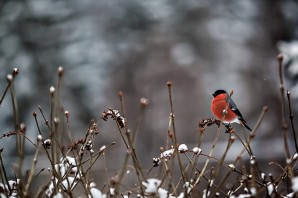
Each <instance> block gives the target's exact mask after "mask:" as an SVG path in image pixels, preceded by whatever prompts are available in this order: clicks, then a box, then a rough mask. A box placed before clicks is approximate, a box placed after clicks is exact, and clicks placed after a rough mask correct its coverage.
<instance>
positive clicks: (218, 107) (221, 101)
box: [211, 90, 251, 131]
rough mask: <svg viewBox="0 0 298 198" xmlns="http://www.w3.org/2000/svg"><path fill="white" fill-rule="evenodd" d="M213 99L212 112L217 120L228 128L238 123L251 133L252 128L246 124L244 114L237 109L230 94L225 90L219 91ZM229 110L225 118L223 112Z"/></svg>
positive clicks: (214, 94)
mask: <svg viewBox="0 0 298 198" xmlns="http://www.w3.org/2000/svg"><path fill="white" fill-rule="evenodd" d="M212 95H213V99H212V102H211V110H212V113H213V114H214V115H215V117H216V118H217V119H219V120H220V121H222V122H223V124H224V125H225V126H226V127H227V126H230V124H231V123H234V122H236V123H238V124H242V125H244V126H245V127H246V128H247V129H248V130H250V131H251V128H250V127H249V126H248V125H247V124H246V121H245V120H244V118H243V116H242V114H241V113H240V111H239V109H238V108H237V106H236V104H235V102H234V101H233V100H232V98H231V97H230V96H229V94H228V93H227V92H226V91H224V90H217V91H215V92H214V93H213V94H212ZM225 109H227V111H226V114H225V116H224V113H223V111H224V110H225Z"/></svg>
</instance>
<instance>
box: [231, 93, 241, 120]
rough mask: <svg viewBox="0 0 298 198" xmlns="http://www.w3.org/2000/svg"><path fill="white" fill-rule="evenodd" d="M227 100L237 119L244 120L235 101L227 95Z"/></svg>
mask: <svg viewBox="0 0 298 198" xmlns="http://www.w3.org/2000/svg"><path fill="white" fill-rule="evenodd" d="M227 102H228V103H229V105H230V108H231V110H232V111H233V112H234V113H235V114H236V115H237V116H238V118H239V120H243V121H244V119H243V116H242V114H241V113H240V111H239V109H238V108H237V106H236V104H235V102H234V101H233V100H232V98H231V97H230V96H229V95H228V97H227Z"/></svg>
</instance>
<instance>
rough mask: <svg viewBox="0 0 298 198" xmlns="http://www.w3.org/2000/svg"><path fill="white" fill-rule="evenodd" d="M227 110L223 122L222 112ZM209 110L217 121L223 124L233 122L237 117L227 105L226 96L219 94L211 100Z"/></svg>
mask: <svg viewBox="0 0 298 198" xmlns="http://www.w3.org/2000/svg"><path fill="white" fill-rule="evenodd" d="M226 108H227V114H226V115H225V117H224V120H223V110H224V109H226ZM211 110H212V112H213V114H214V115H215V116H216V118H217V119H219V120H223V121H224V122H228V123H230V122H233V121H234V122H235V120H237V119H238V116H237V115H236V114H235V113H234V112H233V111H232V110H231V108H230V105H229V104H228V103H227V94H225V93H223V94H219V95H217V96H216V97H214V98H213V99H212V103H211Z"/></svg>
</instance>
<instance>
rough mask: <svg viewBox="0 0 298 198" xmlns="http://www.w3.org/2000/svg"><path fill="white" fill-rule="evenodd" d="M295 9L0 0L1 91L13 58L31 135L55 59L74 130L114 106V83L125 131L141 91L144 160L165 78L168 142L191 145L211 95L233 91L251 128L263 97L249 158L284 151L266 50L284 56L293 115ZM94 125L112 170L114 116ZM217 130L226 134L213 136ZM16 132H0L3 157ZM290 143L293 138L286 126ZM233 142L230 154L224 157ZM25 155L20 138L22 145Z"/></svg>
mask: <svg viewBox="0 0 298 198" xmlns="http://www.w3.org/2000/svg"><path fill="white" fill-rule="evenodd" d="M297 10H298V2H297V1H296V0H277V1H270V0H265V1H258V0H243V1H238V0H232V1H213V0H187V1H176V0H174V1H173V0H150V1H138V0H114V1H105V0H100V1H91V0H85V1H81V0H73V1H71V3H70V2H69V1H66V0H55V1H50V0H19V1H17V0H15V1H12V0H2V1H1V2H0V79H1V82H2V83H0V88H1V91H3V90H4V88H5V85H6V75H7V74H8V73H9V72H11V70H12V69H13V68H14V67H18V68H19V70H20V74H19V76H18V77H17V79H16V81H15V89H16V93H17V97H18V102H19V108H20V117H21V121H22V122H24V123H25V124H26V126H27V136H28V137H30V138H32V139H33V140H35V138H36V136H37V128H36V126H35V123H34V119H33V116H32V113H33V112H34V111H38V109H37V105H41V106H42V108H43V110H44V112H45V114H46V116H49V113H50V112H49V109H50V94H49V88H50V86H52V85H53V86H55V85H56V82H57V68H58V67H59V66H63V68H64V70H65V75H64V78H63V91H62V103H63V106H64V108H65V110H68V111H69V112H70V120H71V121H70V123H71V130H72V133H73V134H74V137H75V138H77V139H78V138H81V137H83V136H84V134H85V132H86V130H87V128H88V125H89V122H90V120H91V119H95V120H98V119H99V118H100V115H101V113H102V112H103V111H104V110H107V108H108V107H112V108H114V109H119V110H120V102H119V98H118V91H120V90H121V91H123V93H124V103H125V110H126V115H127V120H128V122H129V126H130V128H132V129H134V128H135V125H136V122H137V120H138V114H139V112H140V102H139V101H140V98H141V97H145V98H147V99H148V100H149V106H148V108H147V110H146V113H145V118H144V121H143V122H142V125H141V130H140V134H139V135H138V141H137V148H138V151H139V154H140V156H141V160H142V164H143V166H144V167H148V168H150V167H151V163H152V162H151V160H152V157H156V156H159V153H160V151H159V147H160V146H164V145H165V143H166V137H167V128H168V122H169V112H170V105H169V97H168V90H167V86H166V83H167V81H169V80H170V81H172V82H173V100H174V101H173V102H174V111H175V122H176V130H177V136H178V142H179V143H185V144H187V145H189V146H191V145H195V144H196V141H195V140H196V138H197V136H198V135H197V133H195V132H194V131H195V129H196V128H197V126H198V125H197V124H198V121H200V120H201V119H203V118H205V117H211V116H212V114H211V111H210V102H211V99H212V95H211V94H212V93H213V92H214V91H215V90H217V89H226V90H227V91H230V90H232V89H233V90H234V95H233V99H234V101H235V102H236V104H237V106H238V108H239V109H240V110H241V112H242V114H243V115H244V118H245V119H246V120H247V123H248V124H249V125H250V126H251V127H253V126H254V124H255V123H256V121H257V118H258V116H259V115H260V113H261V111H262V108H263V106H264V105H268V107H269V112H268V113H267V115H266V117H265V119H264V121H263V122H262V124H261V126H260V129H259V131H258V132H257V134H258V135H257V138H256V140H255V142H254V144H253V150H255V151H256V156H257V158H264V160H265V161H266V158H268V159H269V158H270V159H271V160H272V157H274V159H284V146H283V141H282V139H281V138H282V133H281V130H280V128H281V117H280V93H279V78H278V64H277V61H276V55H277V54H279V53H280V52H282V53H283V54H284V55H285V78H286V80H285V87H286V89H289V90H291V91H292V100H293V110H294V111H295V112H296V115H297V111H298V103H297V101H298V85H297V79H298V61H297V60H298V42H297V41H295V40H297V37H298V15H297ZM12 118H13V113H12V107H11V100H10V96H9V95H8V96H7V97H6V98H5V100H4V101H3V103H2V105H1V108H0V127H1V128H0V130H1V134H2V133H5V132H8V131H10V130H13V129H14V124H13V119H12ZM111 126H112V127H111ZM99 127H100V129H101V133H100V134H99V136H100V137H98V140H97V143H98V145H97V146H96V147H98V148H100V147H101V145H103V144H110V143H111V142H112V141H116V142H117V143H118V144H116V146H114V147H113V148H112V149H111V151H110V152H111V154H110V156H111V159H109V160H110V161H109V160H108V162H110V164H111V166H115V167H114V168H115V170H113V168H112V169H111V174H115V173H116V172H117V167H119V165H120V164H122V161H121V159H122V157H123V156H124V154H123V153H125V150H124V146H123V143H122V141H121V139H120V136H119V134H118V133H117V132H116V131H115V130H114V128H115V125H114V123H111V121H110V123H106V122H100V124H99ZM235 128H236V129H239V128H237V126H235ZM207 131H208V133H206V135H205V139H204V144H203V145H202V146H204V145H205V146H206V149H207V150H206V151H209V149H210V146H211V141H212V140H213V139H214V136H215V132H216V127H215V126H214V128H213V129H212V130H207ZM289 131H291V130H289ZM44 132H45V134H46V133H47V131H44ZM227 138H228V136H225V134H224V135H222V136H221V139H220V140H221V141H222V142H225V141H226V140H227ZM209 141H210V142H209ZM14 142H15V141H14V138H5V139H1V140H0V147H4V156H7V158H6V159H5V163H6V164H7V166H10V165H11V164H12V163H15V161H16V159H15V155H16V152H15V151H14V149H15V145H14ZM289 144H290V145H291V148H294V146H293V139H292V137H291V135H290V138H289ZM223 145H224V144H223ZM272 145H274V146H272ZM239 146H240V145H239ZM203 151H204V150H203ZM291 151H293V149H292V150H291ZM238 152H239V150H238V149H235V153H233V152H231V154H230V159H234V158H235V156H236V155H237V154H238ZM32 153H33V147H30V145H29V146H28V149H27V154H28V156H29V155H31V154H32ZM119 155H120V156H119ZM8 156H10V158H8ZM108 156H109V155H108ZM115 156H117V157H116V158H115ZM228 159H229V157H228ZM117 160H118V161H117ZM114 161H115V163H114ZM267 162H268V161H267ZM113 164H115V165H113ZM30 166H31V159H30V157H29V161H28V167H30ZM45 166H46V165H45ZM96 168H97V169H98V170H102V169H103V168H102V167H100V166H98V167H96Z"/></svg>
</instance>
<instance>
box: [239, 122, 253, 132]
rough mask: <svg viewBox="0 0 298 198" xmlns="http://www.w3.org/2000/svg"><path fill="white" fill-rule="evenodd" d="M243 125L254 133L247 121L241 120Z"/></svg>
mask: <svg viewBox="0 0 298 198" xmlns="http://www.w3.org/2000/svg"><path fill="white" fill-rule="evenodd" d="M241 123H242V124H243V126H245V128H247V129H248V130H249V131H252V130H251V128H250V127H249V126H248V125H247V124H246V122H245V120H241Z"/></svg>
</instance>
